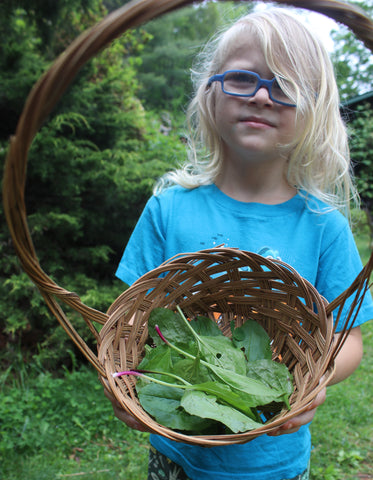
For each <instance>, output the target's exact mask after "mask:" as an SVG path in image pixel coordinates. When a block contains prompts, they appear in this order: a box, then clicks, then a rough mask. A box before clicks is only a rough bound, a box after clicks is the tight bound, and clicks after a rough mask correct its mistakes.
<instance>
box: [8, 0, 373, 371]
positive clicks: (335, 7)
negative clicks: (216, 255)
mask: <svg viewBox="0 0 373 480" xmlns="http://www.w3.org/2000/svg"><path fill="white" fill-rule="evenodd" d="M192 3H202V0H197V2H196V1H193V0H138V1H133V2H130V3H128V4H126V5H125V6H123V7H122V8H120V9H118V10H116V11H114V12H112V13H111V14H110V15H108V16H107V17H106V18H104V19H103V20H102V21H101V22H99V23H98V24H96V25H95V26H93V27H92V28H90V29H89V30H87V31H86V32H84V33H83V34H82V35H80V36H79V37H78V38H77V39H76V40H75V41H74V42H73V43H72V44H71V45H70V46H69V47H68V48H67V49H66V50H65V52H63V53H62V55H60V56H59V57H58V58H57V60H56V61H55V62H54V64H53V65H52V66H51V67H50V69H49V70H48V71H47V72H46V73H45V74H44V75H43V76H42V77H41V78H40V79H39V81H38V82H37V83H36V84H35V86H34V87H33V89H32V90H31V92H30V94H29V96H28V98H27V101H26V104H25V107H24V109H23V112H22V114H21V116H20V119H19V122H18V125H17V129H16V132H15V135H14V136H13V137H12V138H11V140H10V147H9V151H8V155H7V158H6V162H5V170H4V181H3V203H4V213H5V217H6V221H7V223H8V226H9V230H10V235H11V237H12V240H13V244H14V248H15V251H16V254H17V256H18V257H19V260H20V262H21V265H22V267H23V269H24V270H25V272H26V273H27V275H28V276H29V277H30V278H31V280H32V281H33V282H34V283H35V284H36V285H37V287H38V288H39V290H40V292H41V294H42V295H43V297H44V299H45V301H46V303H47V305H48V307H49V308H50V310H51V311H52V313H53V314H54V315H55V317H56V318H57V320H58V321H59V322H60V324H61V325H62V327H63V328H64V329H65V331H66V332H67V333H68V335H69V336H70V338H71V339H72V340H73V341H74V343H75V344H76V345H77V346H78V348H79V349H80V350H81V351H82V353H83V354H84V355H85V356H86V357H87V359H88V360H89V361H90V362H91V363H92V364H93V365H94V366H95V368H96V369H97V370H98V371H99V372H100V373H101V374H104V372H103V370H102V367H101V365H100V362H99V360H98V357H97V355H96V354H95V353H94V352H93V351H92V350H91V349H90V348H89V347H88V346H87V344H86V342H85V341H84V340H83V339H82V338H81V336H80V335H79V334H78V332H77V331H76V330H75V329H74V327H73V325H72V324H71V323H70V321H69V320H68V318H67V316H66V314H65V313H64V311H63V309H62V307H61V306H60V303H59V302H58V300H59V301H60V302H61V303H64V304H67V305H68V306H70V307H71V308H73V309H74V310H76V311H78V312H79V313H80V314H81V315H82V317H83V318H84V320H85V321H86V323H87V325H88V327H89V329H90V330H91V332H93V334H94V335H95V337H96V338H97V341H98V340H99V335H98V332H97V329H96V327H95V323H99V324H104V323H105V322H106V320H107V318H108V315H107V314H105V313H102V312H99V311H97V310H95V309H92V308H90V307H88V306H86V305H84V304H83V303H82V301H81V300H80V298H79V296H78V295H77V294H75V293H72V292H69V291H68V290H65V289H64V288H62V287H60V286H58V285H57V284H56V283H55V282H54V281H53V280H52V279H51V278H50V277H49V276H48V275H47V274H46V273H45V272H44V271H43V270H42V268H41V266H40V264H39V261H38V258H37V255H36V252H35V249H34V246H33V242H32V239H31V235H30V232H29V228H28V224H27V214H26V207H25V201H24V192H25V181H26V166H27V158H28V151H29V148H30V146H31V143H32V141H33V139H34V136H35V135H36V133H37V131H38V130H39V128H40V127H41V125H42V124H43V123H44V121H45V120H46V118H47V116H48V115H49V113H50V112H51V111H52V110H53V108H54V106H55V105H56V104H57V102H58V101H59V99H60V98H61V96H62V95H63V93H64V92H65V90H66V89H67V87H68V86H69V85H70V83H71V82H72V81H73V79H74V78H75V76H76V74H77V73H78V71H79V70H80V68H81V67H82V66H83V65H84V64H85V63H86V62H88V61H89V60H90V59H91V58H92V57H93V56H94V55H95V54H96V53H97V52H99V51H100V50H102V49H103V48H104V47H106V46H107V45H108V44H110V43H111V42H112V41H113V40H114V39H115V38H117V37H119V36H120V35H121V34H122V33H124V32H125V31H126V30H128V29H129V28H134V27H137V26H139V25H141V24H143V23H146V22H147V21H149V20H151V19H153V18H155V17H157V16H160V15H162V14H164V13H166V12H170V11H171V10H174V9H177V8H180V7H184V6H187V5H190V4H192ZM277 3H280V4H288V5H292V6H295V7H299V8H305V9H309V10H313V11H316V12H320V13H323V14H325V15H327V16H329V17H331V18H333V19H335V20H337V21H339V22H342V23H345V24H346V25H347V26H348V27H350V28H351V29H352V31H353V32H354V33H355V34H356V36H357V37H358V38H359V39H361V40H362V41H363V42H364V43H365V45H366V46H367V47H368V48H370V49H371V50H372V49H373V33H372V31H373V29H372V22H371V21H370V20H369V18H368V17H367V16H366V15H365V14H364V12H363V11H361V10H359V9H358V8H356V7H354V6H352V5H348V4H346V3H343V2H338V1H333V0H324V1H313V2H309V1H304V0H293V1H284V0H280V1H278V2H277Z"/></svg>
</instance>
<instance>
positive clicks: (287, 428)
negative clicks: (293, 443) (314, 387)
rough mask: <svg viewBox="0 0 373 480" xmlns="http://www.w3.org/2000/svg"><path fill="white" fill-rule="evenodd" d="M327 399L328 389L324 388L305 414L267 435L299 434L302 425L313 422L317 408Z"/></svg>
mask: <svg viewBox="0 0 373 480" xmlns="http://www.w3.org/2000/svg"><path fill="white" fill-rule="evenodd" d="M325 399H326V387H324V388H323V389H322V390H321V391H320V392H319V393H318V394H317V396H316V398H315V400H314V401H313V402H312V403H311V405H310V406H309V407H308V409H307V410H306V411H305V412H303V413H301V414H300V415H298V416H296V417H294V418H292V419H291V420H289V421H288V422H286V423H284V424H283V425H281V427H279V428H277V429H276V430H273V431H272V432H270V433H268V434H267V435H269V436H277V435H284V434H286V433H294V432H297V431H298V430H299V429H300V427H301V426H302V425H306V424H307V423H309V422H311V421H312V420H313V417H314V416H315V413H316V409H317V407H318V406H320V405H321V404H322V403H324V402H325Z"/></svg>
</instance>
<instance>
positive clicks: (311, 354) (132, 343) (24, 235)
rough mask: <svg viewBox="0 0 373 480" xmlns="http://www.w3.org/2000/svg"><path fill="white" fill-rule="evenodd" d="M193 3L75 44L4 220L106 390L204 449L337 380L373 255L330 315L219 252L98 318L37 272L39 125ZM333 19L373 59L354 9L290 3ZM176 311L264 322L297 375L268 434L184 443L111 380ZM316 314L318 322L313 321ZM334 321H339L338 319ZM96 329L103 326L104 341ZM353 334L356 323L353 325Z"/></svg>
mask: <svg viewBox="0 0 373 480" xmlns="http://www.w3.org/2000/svg"><path fill="white" fill-rule="evenodd" d="M201 2H202V0H198V1H197V2H195V1H193V0H138V1H134V2H130V3H128V4H126V5H125V6H124V7H122V8H120V9H119V10H117V11H115V12H113V13H112V14H110V15H109V16H108V17H106V18H105V19H103V20H102V21H101V22H100V23H98V24H97V25H95V26H94V27H92V28H91V29H90V30H87V31H86V32H85V33H83V34H82V35H81V36H80V37H78V38H77V39H76V40H75V41H74V42H73V43H72V44H71V46H70V47H69V48H68V49H67V50H66V51H65V52H63V54H62V55H61V56H60V57H59V58H58V59H57V60H56V61H55V63H54V64H53V65H52V66H51V68H50V69H49V70H48V71H47V72H46V73H45V75H43V76H42V77H41V78H40V80H39V81H38V82H37V84H36V85H35V86H34V88H33V89H32V91H31V93H30V95H29V97H28V99H27V101H26V104H25V107H24V110H23V112H22V115H21V117H20V119H19V122H18V125H17V130H16V132H15V135H14V136H13V137H12V138H11V142H10V148H9V152H8V156H7V160H6V164H5V169H4V181H3V202H4V213H5V216H6V220H7V223H8V226H9V230H10V234H11V237H12V240H13V244H14V247H15V250H16V253H17V255H18V257H19V260H20V262H21V265H22V267H23V269H24V270H25V272H26V273H27V274H28V276H29V277H30V278H31V280H32V281H33V282H34V283H35V285H36V286H37V287H38V288H39V290H40V293H41V295H42V296H43V298H44V299H45V301H46V303H47V305H48V307H49V309H50V310H51V312H52V313H53V314H54V315H55V317H56V319H57V320H58V321H59V323H60V324H61V325H62V327H63V328H64V329H65V331H66V332H67V334H68V335H69V336H70V338H71V339H72V340H73V342H74V343H75V345H76V346H77V347H78V348H79V349H80V350H81V352H82V353H83V354H84V355H85V356H86V358H87V359H88V360H89V362H90V363H91V364H92V365H93V366H94V367H95V368H96V370H97V371H98V373H99V375H100V379H101V381H102V383H103V384H104V385H105V386H106V387H107V388H108V390H109V391H111V392H112V393H113V395H114V396H115V397H116V398H117V400H118V401H119V402H120V403H121V405H122V406H123V408H124V409H126V410H127V411H128V412H130V413H131V414H133V415H134V416H135V417H136V418H137V419H138V420H139V421H140V422H142V423H143V424H144V425H145V426H147V427H148V428H150V429H151V430H152V431H154V432H158V433H160V434H162V435H165V436H167V437H169V438H173V439H175V440H180V441H186V442H188V443H194V444H199V445H222V444H228V443H241V442H245V441H248V440H250V439H252V438H254V437H255V436H257V435H260V434H263V433H266V432H268V431H270V430H271V429H273V428H276V427H277V426H279V425H280V424H281V423H283V422H285V421H286V420H288V419H289V418H291V417H293V416H295V415H297V414H298V413H300V412H302V411H304V410H305V409H306V408H307V406H308V405H309V404H310V403H311V402H312V400H313V399H314V398H315V396H316V394H317V393H318V391H319V390H320V389H321V388H322V387H323V386H324V385H325V384H326V383H327V380H328V379H329V378H330V376H331V375H332V374H333V368H334V367H333V361H334V358H335V356H336V355H337V353H338V351H339V349H340V348H341V347H342V345H343V342H344V340H345V339H346V337H347V335H348V329H346V330H345V331H343V333H342V335H340V337H339V340H338V342H334V343H333V334H334V330H333V323H332V318H331V312H332V311H333V310H334V309H335V308H336V307H338V306H341V305H343V304H344V303H345V301H346V299H347V298H349V297H350V296H351V295H355V297H354V301H353V305H352V308H351V309H350V312H349V316H348V317H349V318H351V319H352V320H353V318H354V316H356V315H357V312H358V310H359V305H360V302H361V298H362V296H363V295H364V293H365V291H366V290H367V288H368V280H369V276H370V273H371V271H372V268H373V255H372V257H371V258H370V260H369V262H368V264H367V265H366V266H365V268H364V269H363V270H362V272H361V273H360V274H359V276H358V277H357V278H356V280H355V282H354V283H353V284H352V285H351V286H350V287H349V288H348V289H347V290H346V291H345V292H343V293H342V294H341V295H340V296H339V297H338V298H337V299H335V300H334V301H333V302H331V303H330V304H329V305H328V304H327V302H326V301H325V300H324V299H322V298H321V296H320V295H319V294H318V292H317V291H316V290H315V288H314V287H313V286H312V285H310V284H309V283H308V282H306V281H305V280H304V279H302V278H301V277H300V276H299V275H298V274H297V272H295V271H294V270H293V269H291V268H290V267H289V266H287V265H285V264H283V263H281V262H278V261H273V260H268V259H267V260H266V259H264V258H262V257H260V256H258V255H254V254H249V253H247V252H239V251H238V250H233V249H213V250H210V251H203V252H197V253H194V254H188V255H187V254H185V255H180V256H179V257H177V258H175V259H173V260H171V261H169V262H167V263H166V264H164V265H162V266H161V267H159V268H158V269H155V270H154V271H152V272H149V273H148V274H146V275H145V276H143V277H142V278H141V279H139V280H138V281H137V282H136V283H135V284H134V285H133V286H132V287H130V289H129V290H128V291H126V292H125V293H124V294H122V295H121V296H120V297H118V299H117V300H116V301H115V302H114V303H113V305H112V306H111V307H110V308H109V310H108V312H107V313H105V312H100V311H98V310H95V309H93V308H91V307H89V306H87V305H85V304H84V303H83V302H82V301H81V300H80V298H79V296H78V295H77V294H76V293H73V292H70V291H68V290H66V289H64V288H63V287H61V286H59V285H57V284H56V283H55V282H54V281H53V280H52V279H51V278H50V277H49V276H48V275H47V274H46V273H45V272H44V271H43V269H42V268H41V266H40V264H39V261H38V257H37V254H36V252H35V249H34V246H33V242H32V239H31V235H30V232H29V228H28V224H27V214H26V207H25V201H24V190H25V182H26V167H27V158H28V151H29V148H30V146H31V143H32V141H33V138H34V137H35V135H36V133H37V131H38V130H39V128H40V127H41V125H42V124H43V123H44V122H45V120H46V119H47V117H48V115H49V113H50V112H51V111H52V109H53V108H54V106H55V105H56V103H57V102H58V100H59V99H60V98H61V96H62V95H63V93H64V92H65V90H66V89H67V87H68V86H69V84H70V83H71V82H72V81H73V79H74V78H75V76H76V74H77V72H78V71H79V69H80V68H81V67H82V66H83V65H84V64H85V63H86V62H88V61H89V60H90V59H91V58H92V57H93V56H94V55H96V54H97V53H98V52H99V51H100V50H102V49H103V48H105V47H106V46H107V45H109V44H110V42H112V41H113V40H114V39H115V38H117V37H118V36H120V35H121V34H122V33H124V32H125V31H126V30H128V29H130V28H134V27H137V26H139V25H141V24H143V23H145V22H147V21H149V20H151V19H153V18H155V17H157V16H159V15H162V14H164V13H166V12H169V11H171V10H174V9H176V8H180V7H183V6H187V5H190V4H192V3H201ZM277 3H280V4H288V5H293V6H296V7H300V8H305V9H309V10H314V11H317V12H320V13H323V14H325V15H328V16H329V17H331V18H334V19H335V20H337V21H339V22H342V23H344V24H346V25H347V26H348V27H350V29H351V30H352V31H353V32H354V33H355V35H356V36H357V37H358V38H359V39H361V40H362V41H363V42H364V43H365V45H366V46H367V47H368V48H370V49H371V50H373V24H372V21H371V20H370V19H369V18H368V17H366V15H365V14H364V13H363V12H362V11H360V10H359V9H357V8H356V7H354V6H352V5H348V4H346V3H344V2H339V1H334V0H317V1H313V2H309V1H303V0H293V1H284V0H280V1H278V2H277ZM64 305H67V306H68V307H70V308H73V309H74V310H76V311H77V312H79V313H80V314H81V315H82V317H83V319H84V320H85V322H86V324H87V327H88V328H89V330H90V331H91V332H93V334H94V335H95V338H96V340H97V343H98V355H97V353H96V352H93V351H92V350H91V349H90V348H89V347H88V345H87V344H86V342H85V340H84V339H83V338H82V337H81V336H80V335H79V334H78V333H77V331H76V330H75V328H74V325H73V324H72V323H71V321H70V320H69V318H68V315H67V314H66V313H65V312H64V309H63V307H64ZM176 305H180V307H181V308H182V310H183V311H184V312H185V314H186V315H188V316H189V317H193V316H195V315H197V314H204V315H210V316H211V315H213V314H214V313H215V315H216V314H219V315H220V319H219V327H220V328H221V330H222V331H223V333H224V334H227V335H229V332H230V328H229V325H230V322H231V321H232V320H234V321H235V323H236V325H237V326H239V325H240V324H241V323H242V322H243V321H244V320H245V319H246V318H253V319H255V320H256V321H257V322H259V323H260V324H261V325H262V326H263V327H264V328H265V329H266V331H267V332H268V334H269V336H270V338H271V339H272V347H273V354H274V358H275V359H276V360H278V361H281V362H284V363H285V364H286V365H287V366H288V367H289V369H290V370H291V372H292V373H293V375H294V393H293V395H292V397H291V405H292V409H291V411H290V412H287V411H283V412H281V413H280V415H279V416H278V417H276V418H275V419H273V420H271V422H269V423H268V424H266V425H263V427H261V428H259V429H257V430H255V431H252V432H247V433H243V434H237V435H223V436H219V437H202V436H195V437H193V436H187V435H183V434H180V433H178V432H173V431H171V430H169V429H167V428H165V427H163V426H161V425H159V424H157V423H156V422H155V421H154V420H153V419H152V418H150V417H149V415H147V414H146V413H145V412H144V410H143V409H142V408H141V406H140V404H139V402H138V400H137V396H136V391H135V380H134V379H133V378H127V377H121V378H117V379H115V380H114V379H113V377H112V375H111V374H112V373H114V372H116V371H119V370H123V369H129V368H132V367H136V366H137V364H138V363H139V362H140V360H141V358H142V356H143V349H144V344H145V342H146V341H147V318H148V316H149V313H150V311H151V309H152V308H155V307H160V306H161V307H163V306H165V307H168V308H175V306H176ZM316 312H317V313H316ZM337 320H338V318H337ZM97 324H99V325H103V328H102V330H101V332H100V333H99V332H98V329H97V328H96V327H97ZM350 326H351V322H350Z"/></svg>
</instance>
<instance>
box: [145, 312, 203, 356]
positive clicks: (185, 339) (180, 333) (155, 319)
mask: <svg viewBox="0 0 373 480" xmlns="http://www.w3.org/2000/svg"><path fill="white" fill-rule="evenodd" d="M156 325H158V327H159V328H160V330H161V332H162V334H163V336H164V337H165V338H166V339H167V340H170V341H171V340H172V342H173V343H175V344H181V345H186V344H188V343H189V344H190V343H193V342H194V336H193V333H192V329H191V328H190V327H188V326H187V325H185V322H183V321H182V319H181V318H180V315H179V314H176V313H174V312H173V311H172V310H169V309H167V308H155V309H154V310H152V312H151V313H150V316H149V320H148V328H149V335H150V336H151V337H152V339H153V341H154V343H155V345H162V344H163V341H162V340H161V339H160V338H159V335H158V334H157V332H156V331H155V326H156ZM196 350H197V348H195V349H194V351H195V352H196Z"/></svg>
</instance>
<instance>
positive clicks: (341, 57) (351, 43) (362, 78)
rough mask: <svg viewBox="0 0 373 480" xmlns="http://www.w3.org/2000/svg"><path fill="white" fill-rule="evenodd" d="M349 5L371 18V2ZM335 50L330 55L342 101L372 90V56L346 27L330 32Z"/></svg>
mask: <svg viewBox="0 0 373 480" xmlns="http://www.w3.org/2000/svg"><path fill="white" fill-rule="evenodd" d="M351 3H353V4H355V5H356V6H357V7H359V8H361V9H362V10H363V11H364V12H365V13H366V14H367V15H368V16H370V17H371V18H372V17H373V1H372V0H364V1H362V0H354V1H351ZM332 38H333V40H334V42H335V49H334V51H333V53H332V59H333V63H334V65H335V69H336V72H337V81H338V86H339V91H340V94H341V98H342V100H347V99H348V98H351V97H352V96H356V95H359V94H362V93H365V92H366V91H370V90H371V89H372V77H373V54H372V52H371V51H370V50H369V49H368V48H367V47H366V46H365V45H364V44H363V42H362V41H361V40H359V39H358V38H357V37H356V36H355V35H354V34H353V33H352V32H351V31H350V30H349V29H348V28H347V27H345V26H342V25H341V26H340V28H339V29H338V30H335V31H333V32H332Z"/></svg>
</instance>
